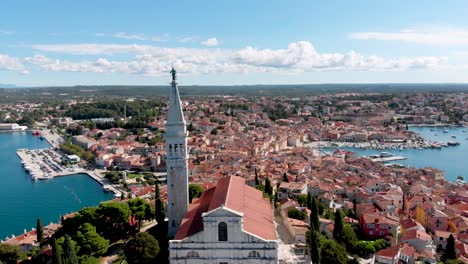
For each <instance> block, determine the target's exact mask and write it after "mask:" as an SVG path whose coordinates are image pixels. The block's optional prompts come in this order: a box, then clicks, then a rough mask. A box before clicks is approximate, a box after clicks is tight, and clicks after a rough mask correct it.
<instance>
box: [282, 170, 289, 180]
mask: <svg viewBox="0 0 468 264" xmlns="http://www.w3.org/2000/svg"><path fill="white" fill-rule="evenodd" d="M283 181H284V182H289V178H288V175H287V174H286V172H285V173H283Z"/></svg>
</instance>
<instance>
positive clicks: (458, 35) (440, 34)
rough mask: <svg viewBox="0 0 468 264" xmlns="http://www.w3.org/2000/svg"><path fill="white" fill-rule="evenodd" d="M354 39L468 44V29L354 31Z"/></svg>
mask: <svg viewBox="0 0 468 264" xmlns="http://www.w3.org/2000/svg"><path fill="white" fill-rule="evenodd" d="M349 36H350V37H351V38H353V39H361V40H387V41H389V40H390V41H403V42H411V43H417V44H425V45H467V44H468V30H466V29H461V28H426V29H404V30H400V31H397V32H353V33H351V34H350V35H349Z"/></svg>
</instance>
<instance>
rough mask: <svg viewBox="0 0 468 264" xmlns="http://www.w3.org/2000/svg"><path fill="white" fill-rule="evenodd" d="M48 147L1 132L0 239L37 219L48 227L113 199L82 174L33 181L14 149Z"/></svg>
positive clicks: (17, 134) (27, 136)
mask: <svg viewBox="0 0 468 264" xmlns="http://www.w3.org/2000/svg"><path fill="white" fill-rule="evenodd" d="M49 146H50V145H49V144H48V143H47V142H46V141H45V140H40V139H39V138H37V137H34V136H32V135H31V134H30V133H27V132H15V133H0V201H1V205H0V240H1V239H5V237H6V236H11V234H15V235H18V234H21V233H22V232H23V229H27V230H28V231H29V230H31V228H32V227H34V228H35V227H36V219H37V218H39V217H40V218H41V219H42V223H43V225H47V224H49V223H50V222H51V221H52V222H58V221H59V219H60V216H61V215H64V214H66V213H69V212H74V211H77V210H79V209H80V208H82V207H85V206H92V205H98V204H99V203H100V202H101V201H105V200H109V199H112V198H113V194H112V193H105V192H103V191H102V187H101V185H99V184H98V183H97V182H95V181H94V180H92V179H91V178H90V177H88V176H87V175H84V174H78V175H71V176H64V177H59V178H55V179H51V180H45V181H37V182H35V181H32V180H31V177H30V176H29V174H27V173H26V172H25V170H24V168H23V166H22V165H21V160H20V158H19V157H18V156H17V155H16V150H17V149H19V148H29V149H38V148H47V147H49Z"/></svg>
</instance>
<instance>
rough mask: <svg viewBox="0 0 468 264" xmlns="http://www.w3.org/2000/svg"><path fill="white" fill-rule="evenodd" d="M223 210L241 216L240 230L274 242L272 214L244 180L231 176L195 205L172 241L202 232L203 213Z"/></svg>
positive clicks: (267, 202)
mask: <svg viewBox="0 0 468 264" xmlns="http://www.w3.org/2000/svg"><path fill="white" fill-rule="evenodd" d="M222 205H224V206H225V207H226V208H228V209H230V210H233V211H237V212H239V213H243V218H244V221H243V230H244V231H246V232H248V233H251V234H253V235H255V236H258V237H260V238H262V239H265V240H276V239H277V237H276V231H275V225H274V222H273V210H272V208H271V205H270V202H269V201H268V199H265V198H263V194H262V192H261V191H259V190H257V189H255V188H252V187H250V186H248V185H246V184H245V179H244V178H241V177H236V176H231V177H223V178H220V179H219V180H218V183H217V185H216V186H215V187H213V188H210V189H208V190H206V191H205V192H203V194H202V196H201V197H200V199H198V200H196V201H194V202H193V203H192V204H191V205H190V207H189V211H188V212H187V214H186V215H185V217H184V219H183V220H182V224H181V227H180V229H179V230H178V232H177V234H176V236H175V238H174V239H175V240H182V239H185V238H187V237H189V236H191V235H194V234H196V233H198V232H200V231H202V230H203V221H202V216H201V215H202V213H205V212H209V211H212V210H215V209H217V208H219V207H221V206H222Z"/></svg>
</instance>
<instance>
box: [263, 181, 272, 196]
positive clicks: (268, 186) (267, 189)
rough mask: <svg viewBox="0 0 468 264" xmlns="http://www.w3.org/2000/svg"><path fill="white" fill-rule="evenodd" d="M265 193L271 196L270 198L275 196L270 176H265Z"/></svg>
mask: <svg viewBox="0 0 468 264" xmlns="http://www.w3.org/2000/svg"><path fill="white" fill-rule="evenodd" d="M265 193H266V194H267V195H268V197H270V199H271V197H272V196H273V187H271V182H270V178H268V177H266V178H265Z"/></svg>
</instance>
